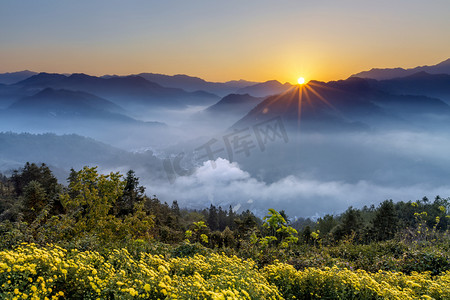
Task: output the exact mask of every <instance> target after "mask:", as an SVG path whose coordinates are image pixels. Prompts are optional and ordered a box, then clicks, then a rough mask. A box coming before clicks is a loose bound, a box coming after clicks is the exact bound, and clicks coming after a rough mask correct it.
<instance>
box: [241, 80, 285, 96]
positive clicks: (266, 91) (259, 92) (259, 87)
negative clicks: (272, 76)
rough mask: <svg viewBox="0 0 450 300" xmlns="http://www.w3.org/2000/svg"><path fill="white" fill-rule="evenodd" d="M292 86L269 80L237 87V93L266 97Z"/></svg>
mask: <svg viewBox="0 0 450 300" xmlns="http://www.w3.org/2000/svg"><path fill="white" fill-rule="evenodd" d="M290 88H292V85H291V84H289V83H287V82H286V83H285V84H282V83H280V82H279V81H277V80H269V81H266V82H263V83H258V84H255V85H251V86H248V87H245V88H241V89H239V90H238V91H237V92H236V93H237V94H250V95H252V96H254V97H267V96H271V95H276V94H280V93H283V92H285V91H287V90H289V89H290Z"/></svg>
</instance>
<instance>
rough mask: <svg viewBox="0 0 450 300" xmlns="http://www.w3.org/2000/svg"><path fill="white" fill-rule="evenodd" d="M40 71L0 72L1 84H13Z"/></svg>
mask: <svg viewBox="0 0 450 300" xmlns="http://www.w3.org/2000/svg"><path fill="white" fill-rule="evenodd" d="M36 74H38V73H36V72H33V71H28V70H25V71H19V72H11V73H3V74H0V84H13V83H16V82H19V81H22V80H25V79H27V78H29V77H31V76H33V75H36Z"/></svg>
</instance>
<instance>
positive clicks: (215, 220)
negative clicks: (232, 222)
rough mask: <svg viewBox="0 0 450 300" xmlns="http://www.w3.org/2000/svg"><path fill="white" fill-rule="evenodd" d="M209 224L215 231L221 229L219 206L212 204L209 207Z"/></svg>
mask: <svg viewBox="0 0 450 300" xmlns="http://www.w3.org/2000/svg"><path fill="white" fill-rule="evenodd" d="M208 226H209V228H210V229H211V230H213V231H214V230H218V229H219V217H218V214H217V208H216V207H215V206H214V205H212V204H211V206H210V207H209V214H208Z"/></svg>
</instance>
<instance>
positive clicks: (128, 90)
mask: <svg viewBox="0 0 450 300" xmlns="http://www.w3.org/2000/svg"><path fill="white" fill-rule="evenodd" d="M16 85H17V86H21V87H25V88H29V89H30V88H31V89H36V88H41V89H42V88H46V87H52V88H58V89H68V90H76V91H85V92H88V93H92V94H95V95H98V96H101V97H104V98H107V99H109V100H112V101H114V102H116V103H118V104H120V105H123V106H124V107H128V106H130V105H133V104H138V105H144V106H164V107H185V106H187V105H207V104H210V103H213V102H215V101H217V99H218V97H217V96H216V95H213V94H210V93H207V92H202V91H198V92H186V91H184V90H182V89H176V88H166V87H162V86H161V85H159V84H157V83H153V82H149V81H147V80H145V79H144V78H142V77H140V76H127V77H111V78H100V77H95V76H89V75H86V74H72V75H70V76H64V75H61V74H47V73H40V74H38V75H35V76H32V77H30V78H28V79H26V80H23V81H21V82H18V83H17V84H16Z"/></svg>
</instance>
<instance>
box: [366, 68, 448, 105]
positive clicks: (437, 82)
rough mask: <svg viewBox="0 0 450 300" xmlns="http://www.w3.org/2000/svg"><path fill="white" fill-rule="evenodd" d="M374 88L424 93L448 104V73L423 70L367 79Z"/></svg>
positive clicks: (394, 92) (413, 93)
mask: <svg viewBox="0 0 450 300" xmlns="http://www.w3.org/2000/svg"><path fill="white" fill-rule="evenodd" d="M369 82H370V85H371V86H372V87H374V88H376V89H379V90H383V91H386V92H389V93H393V94H403V95H426V96H430V97H437V98H440V99H442V100H444V101H445V102H446V103H448V104H450V75H449V74H429V73H426V72H424V71H421V72H419V73H415V74H413V75H409V76H406V77H400V78H394V79H389V80H381V81H369Z"/></svg>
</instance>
